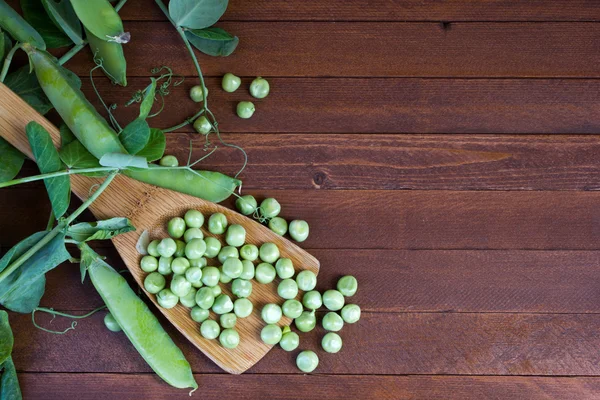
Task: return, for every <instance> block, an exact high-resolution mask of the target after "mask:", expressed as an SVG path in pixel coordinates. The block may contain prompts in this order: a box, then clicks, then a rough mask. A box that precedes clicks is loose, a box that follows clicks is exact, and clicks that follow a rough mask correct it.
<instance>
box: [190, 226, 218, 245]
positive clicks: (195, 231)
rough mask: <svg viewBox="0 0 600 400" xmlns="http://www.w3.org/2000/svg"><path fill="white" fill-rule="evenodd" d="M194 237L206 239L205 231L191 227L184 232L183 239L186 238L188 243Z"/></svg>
mask: <svg viewBox="0 0 600 400" xmlns="http://www.w3.org/2000/svg"><path fill="white" fill-rule="evenodd" d="M193 239H204V233H202V231H201V230H200V228H189V229H188V230H186V231H185V233H184V234H183V240H185V242H186V243H187V242H190V241H192V240H193ZM207 239H208V238H207ZM213 239H214V238H213ZM215 240H216V239H215Z"/></svg>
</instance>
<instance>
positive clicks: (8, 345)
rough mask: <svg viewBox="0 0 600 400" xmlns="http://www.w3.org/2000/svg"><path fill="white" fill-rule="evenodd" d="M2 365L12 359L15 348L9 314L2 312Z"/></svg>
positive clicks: (0, 328)
mask: <svg viewBox="0 0 600 400" xmlns="http://www.w3.org/2000/svg"><path fill="white" fill-rule="evenodd" d="M0 338H2V340H0V365H2V364H3V363H4V361H6V360H7V359H8V357H10V354H11V353H12V348H13V343H14V339H13V334H12V330H11V329H10V323H9V321H8V313H7V312H6V311H4V310H0Z"/></svg>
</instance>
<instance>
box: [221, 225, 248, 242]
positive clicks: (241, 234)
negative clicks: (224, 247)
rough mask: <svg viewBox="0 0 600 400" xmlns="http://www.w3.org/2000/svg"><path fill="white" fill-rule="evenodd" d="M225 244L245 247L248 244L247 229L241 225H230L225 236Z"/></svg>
mask: <svg viewBox="0 0 600 400" xmlns="http://www.w3.org/2000/svg"><path fill="white" fill-rule="evenodd" d="M225 242H227V244H228V245H230V246H233V247H240V246H243V245H244V243H245V242H246V229H244V227H243V226H241V225H237V224H233V225H230V226H229V228H227V233H226V234H225Z"/></svg>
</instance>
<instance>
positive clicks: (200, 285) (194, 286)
mask: <svg viewBox="0 0 600 400" xmlns="http://www.w3.org/2000/svg"><path fill="white" fill-rule="evenodd" d="M202 286H204V283H202V281H200V282H194V283H192V287H193V288H195V289H200V288H201V287H202Z"/></svg>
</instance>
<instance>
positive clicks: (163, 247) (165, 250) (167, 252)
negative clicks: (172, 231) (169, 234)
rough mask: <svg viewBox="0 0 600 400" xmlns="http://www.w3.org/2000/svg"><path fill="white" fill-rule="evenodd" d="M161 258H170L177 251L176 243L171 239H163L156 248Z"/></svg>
mask: <svg viewBox="0 0 600 400" xmlns="http://www.w3.org/2000/svg"><path fill="white" fill-rule="evenodd" d="M156 249H157V250H158V254H160V255H161V257H172V256H173V254H175V250H177V243H175V241H174V240H173V239H171V238H164V239H163V240H161V241H160V243H159V244H158V246H157V247H156Z"/></svg>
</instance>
